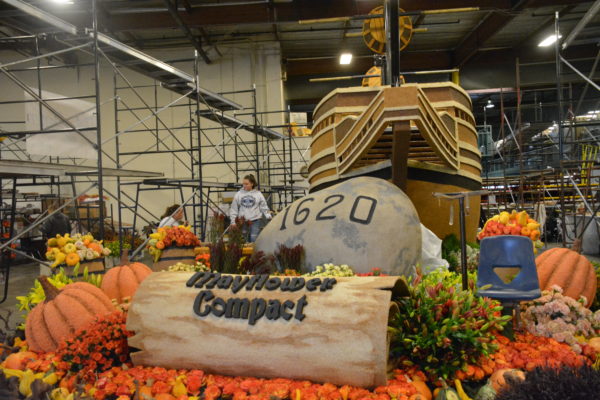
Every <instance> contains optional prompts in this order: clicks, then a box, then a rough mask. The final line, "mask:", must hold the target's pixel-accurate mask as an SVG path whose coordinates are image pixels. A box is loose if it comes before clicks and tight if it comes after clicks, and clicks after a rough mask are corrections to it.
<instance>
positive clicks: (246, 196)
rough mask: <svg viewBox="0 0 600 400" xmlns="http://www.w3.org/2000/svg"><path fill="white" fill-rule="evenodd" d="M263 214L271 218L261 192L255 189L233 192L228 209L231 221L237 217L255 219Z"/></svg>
mask: <svg viewBox="0 0 600 400" xmlns="http://www.w3.org/2000/svg"><path fill="white" fill-rule="evenodd" d="M263 216H264V217H265V218H267V219H270V218H271V215H270V214H269V206H267V201H266V200H265V197H264V196H263V194H262V193H261V192H259V191H258V190H256V189H253V190H250V191H247V190H244V189H242V190H240V191H239V192H237V193H236V194H235V196H234V197H233V202H232V203H231V208H230V210H229V217H230V218H231V222H233V221H235V219H236V218H238V217H240V218H241V217H243V218H245V219H246V220H250V221H255V220H257V219H260V218H262V217H263Z"/></svg>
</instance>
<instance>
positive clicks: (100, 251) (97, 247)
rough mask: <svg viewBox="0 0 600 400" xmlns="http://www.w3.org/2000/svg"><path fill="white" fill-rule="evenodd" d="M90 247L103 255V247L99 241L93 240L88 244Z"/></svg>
mask: <svg viewBox="0 0 600 400" xmlns="http://www.w3.org/2000/svg"><path fill="white" fill-rule="evenodd" d="M88 249H92V250H94V251H95V252H96V253H98V254H100V255H102V247H100V245H99V244H98V243H95V242H92V243H90V244H88Z"/></svg>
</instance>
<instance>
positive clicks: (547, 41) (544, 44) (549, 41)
mask: <svg viewBox="0 0 600 400" xmlns="http://www.w3.org/2000/svg"><path fill="white" fill-rule="evenodd" d="M558 38H559V39H560V38H562V35H558ZM554 42H556V35H550V36H548V37H547V38H545V39H544V40H542V41H541V42H540V43H539V44H538V47H548V46H551V45H553V44H554Z"/></svg>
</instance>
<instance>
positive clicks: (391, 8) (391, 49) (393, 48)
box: [385, 0, 400, 87]
mask: <svg viewBox="0 0 600 400" xmlns="http://www.w3.org/2000/svg"><path fill="white" fill-rule="evenodd" d="M398 7H399V3H398V0H386V1H385V37H386V46H385V48H386V63H387V71H386V73H387V76H388V82H389V83H390V85H391V86H392V87H394V86H400V32H399V28H398V17H399V15H398Z"/></svg>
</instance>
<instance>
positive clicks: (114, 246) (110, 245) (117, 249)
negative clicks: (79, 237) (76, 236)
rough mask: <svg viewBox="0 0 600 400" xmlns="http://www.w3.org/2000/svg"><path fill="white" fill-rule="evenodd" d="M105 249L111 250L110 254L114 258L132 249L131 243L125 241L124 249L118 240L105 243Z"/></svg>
mask: <svg viewBox="0 0 600 400" xmlns="http://www.w3.org/2000/svg"><path fill="white" fill-rule="evenodd" d="M104 247H105V248H107V249H109V250H110V254H112V255H113V256H114V257H118V256H119V254H121V250H129V249H131V242H130V241H129V242H128V241H125V240H123V247H122V248H121V246H119V241H118V240H112V241H110V242H104Z"/></svg>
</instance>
